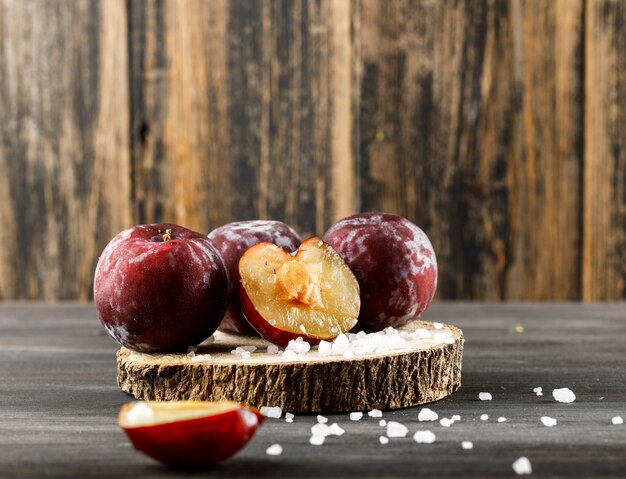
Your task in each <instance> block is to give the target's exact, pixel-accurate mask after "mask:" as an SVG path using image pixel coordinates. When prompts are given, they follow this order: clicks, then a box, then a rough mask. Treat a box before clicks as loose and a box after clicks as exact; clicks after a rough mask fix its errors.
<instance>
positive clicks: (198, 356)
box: [191, 354, 211, 362]
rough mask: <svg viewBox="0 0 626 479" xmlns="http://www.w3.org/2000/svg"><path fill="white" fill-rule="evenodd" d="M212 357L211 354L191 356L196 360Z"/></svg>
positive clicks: (205, 359) (206, 359) (207, 359)
mask: <svg viewBox="0 0 626 479" xmlns="http://www.w3.org/2000/svg"><path fill="white" fill-rule="evenodd" d="M210 359H211V355H210V354H195V355H194V356H193V358H191V360H192V361H194V362H200V361H209V360H210Z"/></svg>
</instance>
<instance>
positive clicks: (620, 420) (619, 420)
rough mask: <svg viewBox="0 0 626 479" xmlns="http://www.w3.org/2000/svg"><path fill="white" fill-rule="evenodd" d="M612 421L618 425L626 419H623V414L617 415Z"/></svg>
mask: <svg viewBox="0 0 626 479" xmlns="http://www.w3.org/2000/svg"><path fill="white" fill-rule="evenodd" d="M611 423H613V424H615V425H618V424H624V419H622V416H615V417H613V418H611Z"/></svg>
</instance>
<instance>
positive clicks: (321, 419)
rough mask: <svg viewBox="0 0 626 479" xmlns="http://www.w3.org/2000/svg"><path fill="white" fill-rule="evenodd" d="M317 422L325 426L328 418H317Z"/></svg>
mask: <svg viewBox="0 0 626 479" xmlns="http://www.w3.org/2000/svg"><path fill="white" fill-rule="evenodd" d="M317 422H319V423H320V424H326V423H327V422H328V418H327V417H324V416H320V415H318V416H317Z"/></svg>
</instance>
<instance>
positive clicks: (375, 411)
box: [367, 409, 383, 417]
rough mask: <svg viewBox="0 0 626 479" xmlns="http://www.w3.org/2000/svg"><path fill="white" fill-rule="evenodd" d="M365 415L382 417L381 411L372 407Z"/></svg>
mask: <svg viewBox="0 0 626 479" xmlns="http://www.w3.org/2000/svg"><path fill="white" fill-rule="evenodd" d="M367 415H368V416H369V417H383V412H382V411H381V410H380V409H372V410H371V411H370V412H368V413H367Z"/></svg>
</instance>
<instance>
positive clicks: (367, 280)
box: [322, 213, 437, 331]
mask: <svg viewBox="0 0 626 479" xmlns="http://www.w3.org/2000/svg"><path fill="white" fill-rule="evenodd" d="M322 239H323V241H325V242H326V243H328V244H329V245H330V246H331V247H333V248H334V249H335V251H337V253H339V255H340V256H341V257H342V258H343V259H344V261H345V262H346V263H347V264H348V266H349V267H350V269H351V270H352V272H353V273H354V275H355V276H356V278H357V281H358V282H359V286H360V287H361V311H360V313H359V319H358V323H357V327H356V329H365V330H371V331H380V330H382V329H384V328H386V327H388V326H392V327H399V326H402V325H404V324H406V323H408V322H409V321H412V320H413V319H416V318H418V317H419V316H420V315H421V314H422V313H423V312H424V311H425V310H426V308H427V307H428V306H429V305H430V303H431V302H432V300H433V297H434V295H435V291H436V289H437V259H436V257H435V252H434V250H433V247H432V245H431V243H430V241H429V239H428V237H427V236H426V234H425V233H424V232H423V231H422V230H421V229H420V228H419V227H418V226H416V225H415V224H413V223H412V222H410V221H409V220H408V219H406V218H404V217H402V216H398V215H393V214H389V213H360V214H356V215H352V216H349V217H347V218H344V219H342V220H339V221H338V222H337V223H335V224H334V225H333V226H331V227H330V228H329V230H328V231H327V232H326V234H325V235H324V237H323V238H322Z"/></svg>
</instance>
